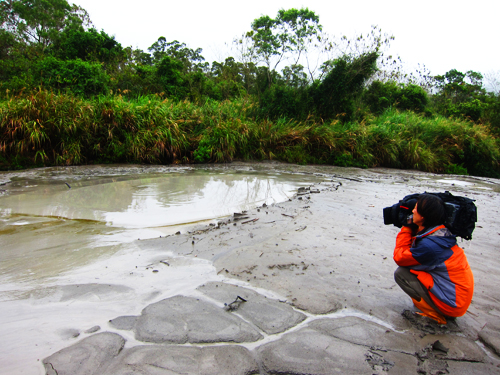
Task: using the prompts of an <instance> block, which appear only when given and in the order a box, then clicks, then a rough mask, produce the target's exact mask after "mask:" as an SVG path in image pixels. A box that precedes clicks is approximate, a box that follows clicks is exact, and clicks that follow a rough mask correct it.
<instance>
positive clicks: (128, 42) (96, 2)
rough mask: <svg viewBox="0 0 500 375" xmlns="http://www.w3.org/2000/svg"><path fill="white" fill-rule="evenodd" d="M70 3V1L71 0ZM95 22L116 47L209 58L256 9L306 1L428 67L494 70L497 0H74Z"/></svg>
mask: <svg viewBox="0 0 500 375" xmlns="http://www.w3.org/2000/svg"><path fill="white" fill-rule="evenodd" d="M69 2H70V3H71V2H72V1H71V0H69ZM73 2H74V3H75V4H77V5H80V6H81V7H83V8H84V9H85V10H87V12H88V13H89V15H90V18H91V20H92V22H93V23H94V26H95V27H96V28H97V29H98V30H101V29H103V30H104V31H105V32H106V33H107V34H109V35H114V36H115V38H116V40H117V41H118V42H120V43H121V44H122V46H124V47H127V46H132V47H134V48H136V47H137V48H140V49H143V50H145V51H146V50H147V48H148V47H149V46H151V44H153V43H154V42H155V41H156V40H157V39H158V37H160V36H164V37H165V38H166V39H167V41H173V40H178V41H180V42H184V43H186V44H187V45H188V46H189V47H190V48H193V49H196V48H198V47H201V48H202V49H203V53H202V55H203V56H204V57H205V59H206V60H207V61H208V62H212V61H214V60H217V61H222V60H224V59H225V58H226V57H227V56H229V55H231V53H230V52H228V48H227V47H226V45H225V43H227V44H231V41H232V40H233V39H234V38H235V37H237V36H240V35H241V34H242V33H244V32H245V31H248V30H249V29H250V24H251V22H252V21H253V20H254V19H255V18H258V17H260V16H261V15H269V16H270V17H275V16H276V13H277V12H278V10H279V9H289V8H302V7H307V8H309V9H310V10H312V11H314V12H315V13H316V14H317V15H318V16H319V17H320V24H321V25H323V30H324V31H326V32H327V33H329V34H331V35H347V36H350V35H354V34H355V33H366V32H368V31H369V30H370V28H371V25H378V26H379V27H380V28H382V31H384V32H386V33H389V34H392V35H394V37H395V38H396V39H395V40H394V41H393V42H392V43H391V50H390V52H391V53H392V54H395V55H399V56H400V57H401V58H402V60H403V61H404V62H405V63H406V64H408V66H411V67H416V65H417V63H420V64H423V65H425V66H426V67H427V69H428V70H430V72H431V74H433V75H435V74H444V73H445V72H447V71H448V70H450V69H457V70H459V71H462V72H466V71H467V70H474V71H478V72H481V73H483V74H485V73H492V72H500V59H499V57H500V48H499V37H500V20H499V15H500V1H498V0H475V1H464V0H454V1H452V0H433V1H429V0H420V1H402V0H398V1H393V0H369V1H365V0H350V1H345V0H344V1H332V0H322V1H317V0H309V1H306V0H302V1H300V0H299V1H297V0H286V1H285V0H249V1H245V2H243V1H236V0H232V1H227V0H213V1H206V0H205V1H200V0H175V1H171V0H163V1H162V0H142V1H133V2H132V1H127V0H74V1H73Z"/></svg>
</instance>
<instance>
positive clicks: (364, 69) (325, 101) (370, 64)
mask: <svg viewBox="0 0 500 375" xmlns="http://www.w3.org/2000/svg"><path fill="white" fill-rule="evenodd" d="M377 58H378V54H377V53H376V52H370V53H367V54H365V55H362V56H359V57H356V58H349V57H348V56H343V57H341V58H339V59H337V60H336V61H335V62H334V63H333V68H332V69H331V70H330V72H329V73H328V74H327V75H326V77H325V79H324V80H323V81H322V82H321V83H319V84H318V85H316V86H313V88H312V93H311V94H312V96H313V98H314V106H315V110H316V114H317V115H318V116H320V117H322V118H323V119H328V118H334V117H336V116H341V118H342V119H344V120H350V119H351V118H352V116H353V114H354V110H355V108H354V102H355V99H356V98H357V97H359V96H360V95H361V93H362V89H363V87H364V84H365V82H366V81H367V80H368V79H369V78H370V77H371V76H372V75H373V74H374V73H375V72H376V70H377Z"/></svg>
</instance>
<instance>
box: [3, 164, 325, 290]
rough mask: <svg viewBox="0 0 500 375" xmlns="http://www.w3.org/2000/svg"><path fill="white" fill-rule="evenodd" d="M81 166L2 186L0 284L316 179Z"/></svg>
mask: <svg viewBox="0 0 500 375" xmlns="http://www.w3.org/2000/svg"><path fill="white" fill-rule="evenodd" d="M82 169H83V170H84V171H85V173H80V171H79V170H78V169H74V168H73V169H72V171H74V173H66V174H64V175H63V174H62V173H61V172H60V171H59V170H57V171H55V172H54V171H52V172H51V169H50V168H46V169H44V170H39V171H36V172H32V173H31V174H30V173H27V172H23V173H24V175H23V173H21V175H20V176H13V177H10V181H11V183H10V184H6V185H4V186H2V187H4V188H5V189H4V190H3V193H4V194H3V196H0V248H1V251H0V260H1V262H0V281H3V286H2V289H3V290H7V289H9V287H7V286H6V282H8V281H15V282H16V283H18V282H39V281H40V280H41V279H46V278H50V277H53V276H57V275H58V274H59V273H60V272H63V271H68V270H70V269H73V268H75V267H78V266H81V265H83V264H87V263H89V262H91V261H94V260H95V259H97V258H99V257H102V256H104V255H106V256H111V255H112V254H114V253H115V252H116V251H118V250H119V249H120V246H121V244H124V243H127V242H131V241H134V240H137V239H138V238H141V239H145V238H152V237H158V236H160V235H164V234H171V233H174V230H175V231H177V230H179V228H178V225H180V224H186V223H193V222H200V221H203V220H210V219H214V218H218V217H223V216H227V215H231V214H232V213H233V212H241V211H243V210H246V209H249V208H251V207H255V206H257V205H262V204H263V203H267V204H272V203H275V202H281V201H285V200H287V199H288V197H290V196H291V195H293V193H294V191H296V190H297V188H298V187H300V186H305V185H309V184H311V183H312V182H313V181H317V180H318V177H314V176H305V175H294V174H277V173H274V174H268V173H265V172H252V171H244V172H240V171H237V170H234V171H223V172H221V171H210V170H204V169H200V170H196V169H195V170H192V169H191V170H179V171H175V170H174V171H170V172H169V173H157V172H156V173H130V171H127V170H121V169H119V168H113V167H107V168H104V169H102V170H100V169H96V170H93V173H89V171H91V169H89V167H82ZM96 171H97V172H96ZM99 171H102V173H100V172H99ZM56 172H57V173H56ZM142 172H144V171H142ZM10 175H13V174H12V173H11V174H10ZM5 176H8V174H2V177H3V178H5ZM68 186H69V187H68ZM2 289H0V291H1V290H2Z"/></svg>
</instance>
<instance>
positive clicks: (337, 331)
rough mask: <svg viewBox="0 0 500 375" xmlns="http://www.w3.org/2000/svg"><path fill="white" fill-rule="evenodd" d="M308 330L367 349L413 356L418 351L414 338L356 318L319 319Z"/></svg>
mask: <svg viewBox="0 0 500 375" xmlns="http://www.w3.org/2000/svg"><path fill="white" fill-rule="evenodd" d="M309 328H311V329H314V330H316V331H318V332H321V333H323V334H326V335H329V336H332V337H335V338H338V339H340V340H345V341H349V342H351V343H353V344H357V345H365V346H367V347H368V348H370V347H372V348H377V349H384V350H393V351H398V352H403V353H407V354H413V353H415V351H417V350H418V343H417V340H416V338H415V337H413V336H412V335H410V334H408V333H406V334H403V333H398V332H395V331H392V330H390V329H387V328H386V327H383V326H381V325H378V324H376V323H374V322H368V321H366V320H364V319H361V318H357V317H353V316H350V317H346V318H339V319H319V320H315V321H313V322H312V323H311V324H310V325H309Z"/></svg>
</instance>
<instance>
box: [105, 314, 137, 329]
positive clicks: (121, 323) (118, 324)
mask: <svg viewBox="0 0 500 375" xmlns="http://www.w3.org/2000/svg"><path fill="white" fill-rule="evenodd" d="M136 322H137V316H134V315H124V316H119V317H117V318H114V319H111V320H110V321H109V324H110V325H111V326H112V327H114V328H116V329H124V330H131V329H133V328H134V326H135V323H136Z"/></svg>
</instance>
